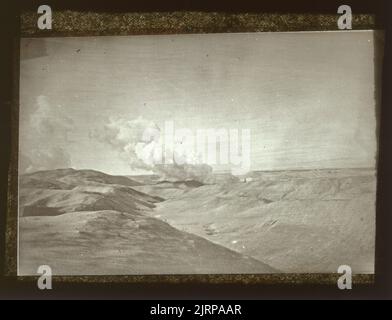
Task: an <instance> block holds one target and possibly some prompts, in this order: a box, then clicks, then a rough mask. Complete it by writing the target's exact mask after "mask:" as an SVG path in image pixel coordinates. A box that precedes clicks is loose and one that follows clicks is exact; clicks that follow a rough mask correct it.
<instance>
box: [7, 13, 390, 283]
mask: <svg viewBox="0 0 392 320" xmlns="http://www.w3.org/2000/svg"><path fill="white" fill-rule="evenodd" d="M37 18H38V14H37V13H35V12H24V13H22V14H21V16H20V36H21V37H66V36H104V35H142V34H187V33H227V32H288V31H327V30H330V31H332V30H337V19H338V15H337V14H274V13H222V12H192V11H191V12H186V11H181V12H147V13H146V12H143V13H139V12H138V13H136V12H128V13H96V12H76V11H67V10H66V11H54V12H53V29H52V30H39V29H38V28H37V27H36V23H37ZM353 29H354V30H368V29H382V26H381V25H379V23H378V22H377V19H376V17H375V15H368V14H358V15H356V14H353ZM15 50H16V52H15V61H14V71H15V75H16V77H15V83H14V101H13V108H12V154H11V163H10V169H9V179H8V186H9V187H8V189H9V195H8V203H7V206H8V212H7V226H6V242H7V243H6V275H7V276H9V277H16V276H17V249H18V246H17V232H18V222H17V216H18V165H17V164H18V122H19V108H18V106H19V101H18V97H19V92H18V91H19V43H15ZM338 277H339V275H338V274H257V275H255V274H242V275H224V274H222V275H134V276H110V275H108V276H54V279H53V280H54V281H55V282H60V283H61V282H66V283H170V284H177V283H180V284H184V283H186V284H194V283H201V284H205V283H207V284H245V285H246V284H266V285H270V284H273V285H278V284H289V285H304V284H315V285H316V284H317V285H333V286H336V281H337V279H338ZM17 279H18V280H20V281H26V282H32V281H36V279H37V277H33V276H31V277H25V276H23V277H17ZM374 282H375V275H361V274H358V275H353V283H354V284H360V285H373V284H374Z"/></svg>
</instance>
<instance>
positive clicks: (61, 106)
mask: <svg viewBox="0 0 392 320" xmlns="http://www.w3.org/2000/svg"><path fill="white" fill-rule="evenodd" d="M382 44H383V34H382V33H381V32H378V31H363V30H361V31H317V32H316V31H311V32H310V31H309V32H250V33H215V34H214V33H210V34H172V35H129V36H94V37H92V36H85V37H38V38H34V37H31V38H28V37H24V38H22V39H21V42H20V66H19V68H20V79H19V100H20V106H19V153H18V155H19V156H18V157H19V160H18V161H19V163H18V171H19V176H18V178H19V183H18V240H17V241H18V248H17V249H18V260H17V261H18V266H17V274H18V275H19V276H29V275H36V274H37V270H38V269H39V268H40V267H41V266H50V268H51V270H52V273H53V275H60V276H79V275H197V274H279V273H282V274H289V273H290V274H294V273H295V274H302V273H306V274H309V273H310V274H312V273H336V272H338V269H339V268H340V267H341V266H349V267H350V268H351V269H352V272H353V274H374V270H375V239H376V231H375V226H376V192H377V157H378V135H379V133H378V132H379V129H378V128H379V117H378V115H379V112H378V110H379V100H380V86H379V85H378V84H379V83H380V81H381V79H380V70H381V66H382V59H383V57H382V54H381V52H382Z"/></svg>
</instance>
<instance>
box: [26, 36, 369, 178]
mask: <svg viewBox="0 0 392 320" xmlns="http://www.w3.org/2000/svg"><path fill="white" fill-rule="evenodd" d="M373 50H374V38H373V33H372V32H364V31H362V32H354V31H351V32H321V33H320V32H302V33H252V34H208V35H168V36H129V37H83V38H36V39H22V42H21V57H22V60H21V68H20V73H21V79H20V121H21V122H20V134H21V135H20V139H21V147H20V148H21V154H24V156H25V157H28V158H30V160H29V161H30V162H33V163H36V162H38V160H37V159H38V156H36V155H37V152H38V151H39V152H41V151H42V152H41V156H42V153H43V154H46V155H47V157H50V161H49V160H48V161H46V160H40V161H39V162H40V164H41V167H45V166H46V167H47V169H53V168H56V167H63V166H64V165H65V164H64V162H63V161H62V158H64V157H65V155H67V156H68V157H69V159H68V160H69V161H68V162H67V163H66V165H69V166H72V167H74V168H78V169H82V168H89V169H96V170H101V171H104V172H107V173H114V174H132V173H135V172H134V170H132V169H131V168H130V167H129V165H128V163H127V162H126V161H125V160H124V159H123V158H121V157H119V155H118V153H117V152H116V151H115V150H112V149H110V148H108V146H106V145H104V144H103V143H100V142H98V141H97V140H96V139H94V138H92V137H91V132H93V131H94V130H97V129H99V128H102V127H103V126H104V124H105V123H107V121H108V118H109V117H111V116H116V117H119V118H124V119H129V120H132V119H136V118H138V117H139V116H142V117H143V118H145V119H147V120H152V121H154V122H156V123H157V124H158V125H159V126H162V124H163V122H164V121H166V120H171V121H174V123H175V125H176V127H178V128H189V129H191V130H197V129H205V128H215V129H220V128H226V129H235V128H239V129H241V128H247V129H250V130H251V141H252V145H251V166H252V169H253V170H274V169H299V168H344V167H374V166H375V156H376V149H377V146H376V134H375V128H376V118H375V99H374V61H373V59H374V53H373ZM45 110H46V111H45ZM42 127H45V129H44V130H43V129H42ZM40 128H41V129H40ZM44 136H45V137H47V139H44V140H43V137H44ZM59 149H61V154H63V153H64V156H61V157H60V156H59ZM37 150H38V151H37ZM39 152H38V153H39ZM54 154H55V155H57V156H53V155H54ZM41 156H40V157H41ZM34 157H37V159H31V158H34ZM42 157H44V156H42ZM34 165H35V164H33V166H34ZM35 166H36V165H35ZM214 169H216V170H223V169H226V168H225V167H224V166H219V165H217V166H215V167H214Z"/></svg>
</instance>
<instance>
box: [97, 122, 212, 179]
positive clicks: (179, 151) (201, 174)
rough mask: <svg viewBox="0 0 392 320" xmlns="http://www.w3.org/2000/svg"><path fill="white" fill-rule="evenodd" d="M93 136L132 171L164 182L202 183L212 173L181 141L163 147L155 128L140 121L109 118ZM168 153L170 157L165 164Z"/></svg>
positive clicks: (159, 133) (159, 130)
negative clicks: (147, 172)
mask: <svg viewBox="0 0 392 320" xmlns="http://www.w3.org/2000/svg"><path fill="white" fill-rule="evenodd" d="M92 135H93V137H95V138H97V139H98V140H99V141H100V142H102V143H105V144H107V145H109V146H110V147H112V148H113V149H114V150H116V151H118V153H119V155H120V156H121V157H122V158H123V159H124V160H125V161H127V163H128V164H129V165H130V166H131V168H132V169H141V170H149V171H152V172H153V173H155V174H158V175H159V176H160V177H161V179H163V180H169V181H179V180H181V181H186V180H197V181H200V182H204V181H205V180H206V179H207V178H208V177H209V175H210V174H211V173H212V167H211V166H209V165H207V164H203V163H198V161H195V159H197V157H195V155H194V154H193V152H192V151H191V150H190V149H187V148H184V141H173V143H172V144H171V145H170V146H168V145H165V144H164V143H163V133H162V132H161V129H160V128H159V127H158V125H157V124H156V123H154V122H153V121H150V120H147V119H145V118H143V117H139V118H137V119H133V120H126V119H123V118H110V119H109V122H108V123H107V124H106V125H105V126H104V127H103V129H101V130H98V131H97V130H96V131H94V132H93V133H92ZM168 150H170V151H169V152H168ZM168 153H169V154H171V155H172V157H171V158H170V159H166V161H165V160H164V157H165V156H167V154H168ZM168 160H170V161H168Z"/></svg>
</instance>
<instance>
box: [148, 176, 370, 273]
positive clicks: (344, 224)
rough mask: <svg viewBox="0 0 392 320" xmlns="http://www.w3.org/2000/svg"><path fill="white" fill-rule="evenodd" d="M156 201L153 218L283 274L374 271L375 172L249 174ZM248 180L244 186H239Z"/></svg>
mask: <svg viewBox="0 0 392 320" xmlns="http://www.w3.org/2000/svg"><path fill="white" fill-rule="evenodd" d="M248 178H250V179H248V180H247V181H249V182H246V183H245V182H231V183H227V184H214V185H205V186H201V187H199V188H197V189H193V190H189V191H188V192H186V193H183V194H182V195H180V196H179V197H176V198H172V199H169V200H168V201H165V202H161V203H159V204H158V206H157V208H156V209H154V212H155V213H156V217H159V218H161V219H163V220H164V221H167V222H169V223H170V224H171V225H173V226H175V227H176V228H178V229H180V230H184V231H187V232H191V233H193V234H196V235H199V236H202V237H204V238H206V239H209V240H211V241H212V242H214V243H217V244H219V245H222V246H225V247H227V248H230V249H232V250H235V251H237V252H240V253H243V254H246V255H249V256H252V257H253V258H256V259H260V260H262V261H264V262H265V263H267V264H269V265H271V266H272V267H275V268H277V269H279V270H282V271H284V272H296V273H297V272H298V273H302V272H309V273H323V272H336V270H337V268H338V266H339V265H342V264H348V265H350V266H351V267H352V268H353V272H355V273H373V272H374V252H375V245H374V242H375V199H376V178H375V172H374V170H367V169H355V170H354V169H341V170H321V171H320V170H319V171H285V172H284V171H282V172H267V173H262V172H261V173H252V174H250V175H249V177H248ZM244 181H245V180H244Z"/></svg>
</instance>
